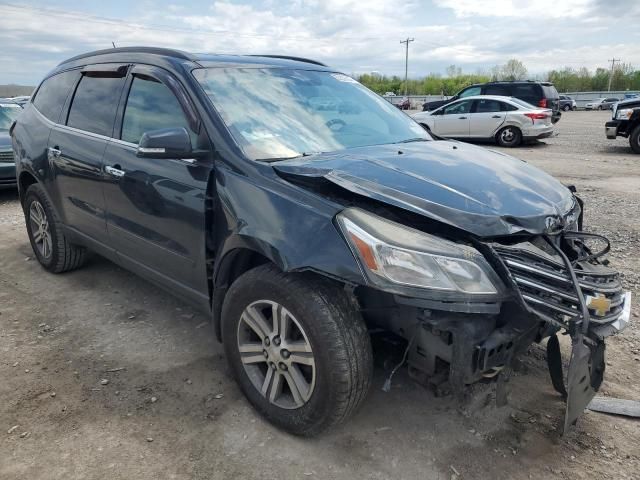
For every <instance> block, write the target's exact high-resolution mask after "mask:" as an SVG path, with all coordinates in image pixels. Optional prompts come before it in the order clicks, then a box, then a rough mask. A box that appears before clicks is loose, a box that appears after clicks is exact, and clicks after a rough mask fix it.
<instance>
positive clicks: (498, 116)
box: [491, 115, 502, 118]
mask: <svg viewBox="0 0 640 480" xmlns="http://www.w3.org/2000/svg"><path fill="white" fill-rule="evenodd" d="M491 118H502V117H501V116H500V115H494V116H493V117H491Z"/></svg>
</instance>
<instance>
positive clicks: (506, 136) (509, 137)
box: [496, 125, 522, 148]
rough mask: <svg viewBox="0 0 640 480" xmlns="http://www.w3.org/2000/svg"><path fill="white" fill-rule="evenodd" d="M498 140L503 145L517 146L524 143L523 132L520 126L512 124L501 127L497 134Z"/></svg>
mask: <svg viewBox="0 0 640 480" xmlns="http://www.w3.org/2000/svg"><path fill="white" fill-rule="evenodd" d="M496 142H498V145H500V146H501V147H508V148H512V147H517V146H518V145H520V144H521V143H522V132H521V131H520V129H519V128H518V127H514V126H511V125H509V126H507V127H504V128H501V129H500V130H499V131H498V133H497V134H496Z"/></svg>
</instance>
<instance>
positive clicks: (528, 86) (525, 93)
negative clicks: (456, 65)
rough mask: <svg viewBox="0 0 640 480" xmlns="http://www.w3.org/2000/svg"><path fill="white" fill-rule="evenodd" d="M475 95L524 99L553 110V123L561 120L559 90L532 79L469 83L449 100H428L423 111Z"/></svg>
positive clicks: (550, 84) (423, 106) (551, 85)
mask: <svg viewBox="0 0 640 480" xmlns="http://www.w3.org/2000/svg"><path fill="white" fill-rule="evenodd" d="M475 95H499V96H504V97H515V98H517V99H519V100H523V101H525V102H527V103H530V104H531V105H534V106H536V107H540V108H549V109H551V110H552V111H553V117H552V118H551V120H552V122H553V123H557V122H558V121H559V120H560V116H561V115H562V114H561V113H560V101H559V95H558V91H557V90H556V87H554V86H553V84H552V83H549V82H532V81H516V82H489V83H480V84H475V85H469V86H468V87H466V88H464V89H462V90H460V91H459V92H458V93H457V94H456V95H454V96H453V97H451V98H449V99H447V100H436V101H432V102H426V103H424V104H423V105H422V110H423V111H431V110H435V109H436V108H440V107H441V106H443V105H446V104H448V103H451V102H455V101H456V100H459V99H460V98H465V97H471V96H475Z"/></svg>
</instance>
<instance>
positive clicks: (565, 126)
mask: <svg viewBox="0 0 640 480" xmlns="http://www.w3.org/2000/svg"><path fill="white" fill-rule="evenodd" d="M608 115H609V114H608V113H606V112H567V113H565V114H564V115H563V118H562V121H561V122H560V124H559V133H560V135H559V136H558V137H556V138H552V139H548V140H545V141H544V142H539V143H537V144H535V145H532V146H527V147H523V148H519V149H513V150H509V151H508V153H510V154H513V155H515V156H517V157H520V158H522V159H524V160H526V161H529V162H531V163H533V164H535V165H538V166H539V167H541V168H543V169H545V170H546V171H548V172H549V173H551V174H553V175H555V176H556V177H558V178H559V179H560V180H562V181H563V182H565V183H568V184H575V185H576V186H577V188H578V191H579V193H580V195H581V196H582V197H583V198H584V200H585V201H586V203H587V208H586V223H587V228H588V229H589V230H592V231H596V232H600V233H604V234H605V235H608V236H609V237H610V238H611V240H612V252H611V255H610V258H611V261H612V263H613V264H614V265H615V266H617V267H618V268H619V269H620V271H621V272H622V273H623V275H624V281H625V283H626V285H627V287H628V288H630V289H631V290H633V292H634V310H635V311H636V312H638V311H640V308H639V307H640V306H639V304H638V300H637V299H638V296H639V294H640V277H639V275H638V272H639V271H640V269H639V266H640V218H639V217H638V212H639V204H640V157H639V156H634V155H633V154H631V152H630V150H629V148H628V144H627V142H626V141H625V140H616V141H610V140H606V139H605V138H604V128H603V125H604V122H605V121H606V119H607V117H608ZM0 273H1V275H0V378H1V379H2V381H1V382H0V478H2V479H18V478H19V479H23V478H29V479H34V480H35V479H52V478H65V479H76V478H77V479H85V480H86V479H104V478H110V479H127V480H133V479H157V478H169V479H191V478H197V479H200V478H202V479H204V478H207V479H211V478H214V479H215V478H220V479H222V478H232V477H235V478H242V479H253V478H256V479H258V478H279V479H289V478H300V479H302V478H320V479H333V478H336V479H342V478H367V479H387V478H389V479H417V478H429V479H458V478H463V479H482V478H495V479H514V478H515V479H520V478H523V479H527V478H567V479H574V478H575V479H586V478H589V479H593V478H596V479H600V478H612V479H613V478H615V479H619V478H627V479H632V478H640V474H639V473H638V472H640V450H639V449H638V445H640V428H638V427H639V424H638V421H637V420H635V421H634V420H630V419H627V418H621V417H615V416H607V415H603V414H598V413H589V412H587V413H585V415H584V416H583V417H582V418H581V419H580V420H579V422H578V425H577V426H576V427H575V428H574V429H572V430H571V432H570V433H569V434H568V435H566V436H565V437H560V436H559V435H558V429H559V425H560V424H561V422H562V416H563V403H562V401H561V400H560V398H559V397H558V395H557V394H555V393H554V391H553V389H552V388H551V385H550V382H549V381H548V377H547V373H546V366H545V360H544V346H537V345H536V346H532V347H531V348H530V350H529V352H528V353H527V355H525V356H524V357H523V361H522V366H521V368H520V369H519V371H518V373H517V374H515V376H514V377H513V378H512V380H511V382H510V385H511V389H512V393H511V398H510V402H509V404H508V406H506V407H502V408H496V407H495V406H494V405H493V404H489V405H476V406H475V407H474V408H470V407H469V408H466V409H463V410H461V409H458V408H456V406H455V405H454V404H453V403H452V401H451V399H450V398H447V397H445V398H436V397H434V396H433V395H432V394H431V393H430V392H428V391H426V390H424V389H423V388H421V387H420V386H418V385H416V384H414V383H412V382H411V381H410V380H409V379H408V377H407V376H406V373H404V372H402V371H401V372H400V373H399V375H398V376H397V377H396V380H395V381H394V383H393V388H392V390H391V391H390V392H389V393H383V392H382V391H381V387H382V384H383V381H384V374H385V371H384V369H383V368H382V367H379V368H377V370H376V378H375V382H374V388H373V389H372V392H371V394H370V396H369V397H368V399H367V401H366V404H365V405H364V408H363V409H362V410H361V411H360V412H359V413H358V414H357V415H356V416H355V417H354V418H353V419H352V420H351V421H350V422H349V423H347V424H346V425H343V426H341V427H339V428H337V429H335V430H333V431H331V432H329V433H327V434H325V435H323V436H321V437H320V438H316V439H310V440H309V439H306V440H305V439H299V438H295V437H291V436H289V435H287V434H284V433H282V432H280V431H278V430H276V429H274V428H273V427H271V426H270V425H268V424H266V423H265V422H264V421H262V420H261V419H260V417H258V416H257V415H256V414H255V413H254V412H253V410H252V409H251V408H250V407H249V405H248V404H247V402H246V401H245V400H244V398H243V397H242V396H241V394H240V392H239V390H238V389H237V388H236V386H235V384H234V383H233V381H232V380H231V379H230V378H229V375H228V372H227V369H226V366H225V361H224V358H223V355H222V349H221V347H220V345H218V344H217V343H216V342H215V341H214V340H213V338H212V335H211V334H210V332H209V326H208V324H207V319H206V318H205V317H204V316H203V315H202V314H200V313H198V312H195V311H193V310H192V309H191V308H190V307H189V306H187V305H185V304H183V303H182V302H180V301H179V300H176V299H173V298H171V297H170V296H168V295H166V294H165V293H164V292H162V291H160V290H158V289H157V288H155V287H154V286H152V285H150V284H149V283H147V282H145V281H143V280H141V279H139V278H137V277H135V276H134V275H132V274H130V273H128V272H126V271H124V270H122V269H120V268H118V267H116V266H115V265H113V264H111V263H109V262H107V261H105V260H102V259H100V258H94V259H93V260H92V261H91V262H90V263H89V264H88V265H87V266H86V267H85V268H84V269H82V270H79V271H77V272H73V273H69V274H65V275H59V276H53V275H50V274H47V273H45V272H44V271H43V270H42V269H41V268H40V266H39V265H38V264H37V262H36V261H35V259H34V257H33V254H32V252H31V249H30V246H29V243H28V240H27V236H26V233H25V229H24V224H23V216H22V212H21V209H20V207H19V204H18V201H17V197H16V195H15V193H13V192H0ZM638 320H639V319H638V316H637V314H636V315H635V317H634V321H635V324H632V325H631V326H630V327H629V328H628V329H627V331H626V332H625V334H624V335H621V336H619V337H615V338H612V339H610V341H609V342H608V346H609V349H608V357H607V366H608V367H607V368H608V370H607V375H606V380H605V383H604V385H603V388H602V393H603V394H604V395H610V396H615V397H621V398H629V399H636V400H637V399H639V398H640V385H639V382H638V380H639V379H640V375H639V373H638V372H639V370H640V337H639V328H638ZM564 347H565V353H566V345H564Z"/></svg>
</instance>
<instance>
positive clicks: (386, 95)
mask: <svg viewBox="0 0 640 480" xmlns="http://www.w3.org/2000/svg"><path fill="white" fill-rule="evenodd" d="M395 96H396V94H395V93H393V92H385V93H384V95H383V97H395Z"/></svg>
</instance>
